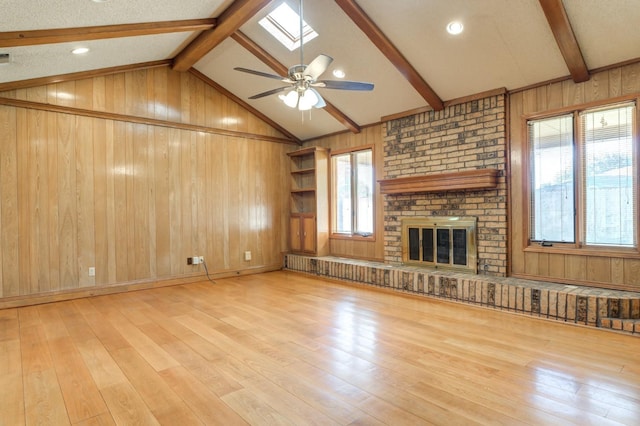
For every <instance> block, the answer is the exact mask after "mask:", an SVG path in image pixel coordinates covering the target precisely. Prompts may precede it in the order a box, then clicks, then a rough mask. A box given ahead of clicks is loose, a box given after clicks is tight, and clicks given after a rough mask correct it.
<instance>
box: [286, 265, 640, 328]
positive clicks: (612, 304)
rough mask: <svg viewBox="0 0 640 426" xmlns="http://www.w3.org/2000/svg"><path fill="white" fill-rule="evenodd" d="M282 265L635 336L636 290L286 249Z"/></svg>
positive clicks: (639, 313)
mask: <svg viewBox="0 0 640 426" xmlns="http://www.w3.org/2000/svg"><path fill="white" fill-rule="evenodd" d="M285 269H288V270H291V271H300V272H305V273H309V274H314V275H318V276H321V277H326V278H332V279H338V280H343V281H349V282H357V283H360V284H367V285H372V286H377V287H384V288H389V289H393V290H396V291H399V292H406V293H413V294H417V295H422V296H426V297H436V298H443V299H449V300H452V301H456V302H463V303H471V304H475V305H479V306H483V307H487V308H492V309H501V310H507V311H513V312H519V313H523V314H529V315H534V316H538V317H543V318H549V319H554V320H558V321H565V322H570V323H576V324H583V325H588V326H592V327H601V328H610V329H615V330H620V331H624V332H628V333H633V334H635V335H638V336H640V293H635V292H625V291H616V290H605V289H598V288H591V287H581V286H573V285H565V284H554V283H547V282H540V281H529V280H521V279H516V278H504V277H495V276H489V275H471V274H463V273H457V272H450V271H436V270H429V269H425V268H419V267H410V266H396V265H388V264H384V263H378V262H368V261H359V260H353V259H344V258H337V257H308V256H299V255H293V254H288V255H286V257H285Z"/></svg>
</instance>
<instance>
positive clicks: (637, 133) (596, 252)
mask: <svg viewBox="0 0 640 426" xmlns="http://www.w3.org/2000/svg"><path fill="white" fill-rule="evenodd" d="M632 101H633V102H635V103H636V111H635V123H634V127H633V130H632V132H633V138H634V140H635V141H636V143H635V144H634V145H633V154H632V155H633V159H632V161H633V162H634V163H635V164H636V169H640V147H639V146H638V145H639V144H640V94H638V93H636V94H633V95H625V96H619V97H615V98H610V99H606V100H602V101H594V102H588V103H584V104H579V105H574V106H570V107H563V108H558V109H554V110H550V111H545V112H544V113H534V114H523V115H522V116H521V126H520V128H521V130H520V131H521V135H522V137H523V139H522V140H524V141H525V144H524V147H525V149H523V151H522V171H523V176H524V177H525V179H524V182H525V183H526V186H525V188H524V190H523V194H524V197H523V200H522V202H523V209H522V211H523V212H524V213H525V216H524V218H523V221H522V232H523V234H522V235H523V237H524V238H523V247H522V250H523V251H524V252H532V253H553V254H570V255H578V256H603V257H613V258H630V259H635V258H640V220H638V219H636V220H637V222H636V229H635V233H636V247H633V248H631V247H609V246H598V245H588V246H587V245H583V243H582V241H581V239H582V238H583V229H582V225H583V224H582V221H583V220H584V219H583V214H582V213H583V209H584V205H583V202H584V200H582V197H581V194H582V180H583V179H582V178H583V176H582V173H583V170H582V166H580V167H577V168H576V171H577V176H576V179H577V182H576V186H575V193H574V197H575V199H574V203H575V204H574V205H575V209H576V212H577V213H576V217H575V222H574V228H575V236H576V237H575V239H576V242H575V243H558V242H553V246H550V247H544V246H542V245H541V244H540V243H537V242H531V224H530V222H531V220H530V219H531V203H530V200H531V185H530V172H531V171H530V167H529V166H530V159H531V157H530V152H531V150H530V140H529V132H528V129H527V122H528V121H529V120H538V119H544V118H550V117H555V116H558V115H562V114H568V113H572V114H573V116H574V119H573V127H574V138H578V139H580V140H581V139H582V136H579V132H581V129H580V127H581V126H580V124H579V119H578V117H579V115H580V113H581V112H583V111H586V110H591V109H595V108H599V107H607V106H614V105H616V104H620V103H624V102H632ZM581 142H582V140H581ZM575 149H576V151H575V157H574V162H578V161H580V158H582V157H581V154H582V151H581V150H582V149H583V147H582V145H581V144H578V145H577V146H576V147H575ZM574 166H577V164H575V165H574ZM634 185H635V187H636V188H637V199H636V212H638V213H640V176H638V174H636V176H635V177H634Z"/></svg>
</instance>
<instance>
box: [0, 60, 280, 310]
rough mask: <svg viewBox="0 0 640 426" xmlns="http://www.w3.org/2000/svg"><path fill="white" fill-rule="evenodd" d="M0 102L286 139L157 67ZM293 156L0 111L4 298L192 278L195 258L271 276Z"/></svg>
mask: <svg viewBox="0 0 640 426" xmlns="http://www.w3.org/2000/svg"><path fill="white" fill-rule="evenodd" d="M0 96H4V97H11V98H15V99H23V100H27V101H31V102H38V103H49V104H56V105H65V106H70V107H75V108H83V109H88V110H95V111H108V112H114V113H119V114H125V115H130V116H136V117H148V118H154V119H159V120H168V121H169V122H180V123H190V124H197V125H201V126H210V127H213V128H226V129H230V130H235V131H242V132H247V133H252V134H255V135H265V136H276V137H280V136H281V135H280V134H279V133H278V132H277V131H275V130H274V129H272V128H271V127H270V126H268V125H267V124H265V123H264V122H262V121H261V120H259V119H258V118H256V117H255V116H253V115H252V114H250V113H249V112H247V111H246V110H244V109H243V108H241V107H239V106H238V105H237V104H235V103H234V102H232V101H231V100H229V99H228V98H226V97H225V96H223V95H221V94H219V93H218V92H216V91H215V90H214V89H212V88H211V87H209V86H207V85H205V84H204V83H203V82H202V81H200V80H198V79H197V78H195V77H194V76H192V75H191V74H188V73H183V74H180V73H177V72H174V71H171V70H170V69H169V68H166V67H163V68H156V69H149V70H140V71H134V72H127V73H121V74H115V75H111V76H102V77H95V78H91V79H87V80H82V81H75V82H66V83H60V84H52V85H48V86H46V87H37V88H32V89H21V90H16V91H12V92H5V93H2V94H0ZM290 149H291V147H290V146H289V145H286V144H281V143H274V142H273V141H262V140H260V137H258V138H242V137H234V136H228V135H218V134H215V133H208V132H200V131H191V130H185V129H180V128H173V127H171V125H170V124H169V125H168V126H155V125H149V124H137V123H133V122H128V121H127V120H126V119H123V120H109V119H103V118H97V117H90V116H83V115H75V114H69V113H60V112H51V111H46V110H37V109H31V108H22V107H15V106H0V167H1V173H0V297H2V298H11V297H15V296H29V295H42V294H45V293H49V292H60V291H63V290H80V289H91V288H99V287H105V286H111V285H125V284H132V283H140V282H147V281H153V280H162V279H168V278H176V277H177V278H180V277H189V276H196V275H201V274H203V273H204V269H203V267H202V266H201V265H198V266H188V265H187V264H186V258H187V257H190V256H195V255H201V256H204V257H205V260H206V263H207V266H208V268H209V271H210V272H212V273H214V274H219V273H233V272H235V271H245V270H249V269H252V268H255V269H260V268H272V269H273V268H277V267H278V266H279V265H280V264H281V253H282V252H284V251H286V250H287V226H288V222H287V214H286V212H287V211H288V210H287V208H288V196H287V192H286V191H282V188H283V187H286V185H287V184H288V174H287V171H288V163H287V160H288V159H287V156H286V155H285V153H286V152H287V151H288V150H290ZM244 251H251V252H252V260H251V261H244V260H243V254H244ZM90 267H95V276H94V277H92V276H89V273H88V271H89V268H90Z"/></svg>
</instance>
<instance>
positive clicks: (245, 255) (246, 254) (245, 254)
mask: <svg viewBox="0 0 640 426" xmlns="http://www.w3.org/2000/svg"><path fill="white" fill-rule="evenodd" d="M244 260H246V261H249V260H251V252H250V251H245V252H244Z"/></svg>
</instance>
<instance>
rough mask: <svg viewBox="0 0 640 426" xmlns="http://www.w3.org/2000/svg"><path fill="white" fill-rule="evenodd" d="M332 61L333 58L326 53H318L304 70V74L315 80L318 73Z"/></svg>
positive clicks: (325, 68)
mask: <svg viewBox="0 0 640 426" xmlns="http://www.w3.org/2000/svg"><path fill="white" fill-rule="evenodd" d="M331 62H333V58H332V57H331V56H327V55H318V56H317V57H316V58H315V59H314V60H313V61H311V63H310V64H309V65H307V68H305V70H304V74H303V75H304V76H308V77H311V79H312V80H314V81H315V80H317V79H318V77H320V75H321V74H322V73H323V72H325V71H326V70H327V68H329V65H331Z"/></svg>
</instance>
